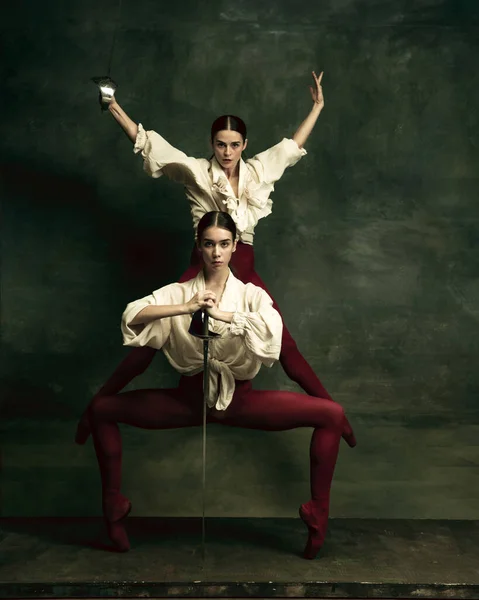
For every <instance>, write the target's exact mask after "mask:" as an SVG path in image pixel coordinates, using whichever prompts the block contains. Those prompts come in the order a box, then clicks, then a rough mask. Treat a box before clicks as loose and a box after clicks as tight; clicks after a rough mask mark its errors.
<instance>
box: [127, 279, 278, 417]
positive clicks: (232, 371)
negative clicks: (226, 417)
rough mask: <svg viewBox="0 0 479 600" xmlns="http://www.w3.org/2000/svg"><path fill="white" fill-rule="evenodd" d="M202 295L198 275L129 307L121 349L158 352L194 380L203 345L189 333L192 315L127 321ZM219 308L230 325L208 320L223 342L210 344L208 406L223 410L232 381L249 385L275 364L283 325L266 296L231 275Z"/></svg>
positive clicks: (197, 371) (167, 287) (230, 390)
mask: <svg viewBox="0 0 479 600" xmlns="http://www.w3.org/2000/svg"><path fill="white" fill-rule="evenodd" d="M204 289H205V280H204V276H203V273H202V272H200V273H199V274H198V275H197V276H196V277H195V278H194V279H190V280H189V281H186V282H185V283H172V284H170V285H167V286H165V287H162V288H160V289H158V290H156V291H154V292H153V293H152V294H150V295H149V296H146V297H145V298H141V299H140V300H136V301H134V302H130V304H128V305H127V307H126V309H125V311H124V313H123V317H122V333H123V341H124V345H126V346H151V347H153V348H156V349H158V350H159V349H162V350H163V352H164V353H165V355H166V357H167V359H168V361H169V362H170V364H171V365H172V366H173V367H174V368H175V369H176V370H177V371H179V372H180V373H183V374H186V375H195V374H196V373H199V372H200V371H202V370H203V342H202V340H201V339H198V338H196V337H194V336H192V335H191V334H190V333H188V329H189V327H190V324H191V315H178V316H175V317H166V318H164V319H157V320H155V321H152V322H150V323H148V324H147V325H131V321H132V320H133V319H134V318H135V316H136V315H137V314H138V313H139V312H140V311H141V310H143V309H144V308H145V307H147V306H151V305H158V306H162V305H172V304H184V303H186V302H188V301H189V300H190V299H191V298H192V297H193V296H194V295H195V294H196V292H198V291H200V290H204ZM219 308H220V310H223V311H226V312H232V313H234V315H233V319H232V322H231V323H224V322H222V321H217V320H215V319H210V320H209V324H210V329H211V330H212V331H214V332H215V333H219V334H220V336H221V337H219V338H215V339H214V340H212V341H211V342H210V360H209V366H210V397H209V398H208V405H209V406H210V407H213V406H216V408H217V409H218V410H225V409H226V408H227V407H228V405H229V404H230V402H231V400H232V398H233V393H234V389H235V379H238V380H249V379H253V378H254V377H255V376H256V375H257V373H258V371H259V370H260V368H261V365H262V364H263V365H265V366H267V367H271V366H272V365H273V364H274V362H275V361H277V360H278V358H279V354H280V351H281V335H282V330H283V324H282V321H281V317H280V315H279V313H278V312H277V311H276V309H274V308H273V301H272V300H271V298H270V297H269V296H268V294H267V293H266V292H265V291H264V290H263V289H261V288H259V287H257V286H255V285H253V284H252V283H247V284H245V283H243V282H242V281H240V280H239V279H237V278H236V277H234V275H233V274H232V273H231V271H230V272H229V276H228V280H227V282H226V286H225V290H224V293H223V296H222V298H221V301H220V304H219ZM219 375H221V382H220V385H218V376H219Z"/></svg>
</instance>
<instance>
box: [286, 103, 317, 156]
mask: <svg viewBox="0 0 479 600" xmlns="http://www.w3.org/2000/svg"><path fill="white" fill-rule="evenodd" d="M322 109H323V107H322V106H321V104H317V103H316V102H315V103H314V104H313V108H312V109H311V112H310V113H309V115H308V116H307V117H306V119H305V120H304V121H303V122H302V123H301V125H300V126H299V127H298V130H297V131H296V133H295V134H294V135H293V140H294V141H295V142H296V143H297V144H298V147H299V148H302V147H303V146H304V144H305V143H306V140H307V139H308V137H309V134H310V133H311V132H312V131H313V128H314V126H315V124H316V121H317V120H318V117H319V115H320V113H321V111H322Z"/></svg>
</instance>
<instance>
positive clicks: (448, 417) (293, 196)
mask: <svg viewBox="0 0 479 600" xmlns="http://www.w3.org/2000/svg"><path fill="white" fill-rule="evenodd" d="M1 10H2V15H1V18H0V22H1V25H0V28H1V31H0V33H1V44H2V47H3V49H2V91H1V95H0V102H1V105H0V108H1V110H0V118H1V121H2V122H1V174H2V188H1V193H2V213H3V225H2V256H1V260H2V272H1V285H2V298H1V301H2V313H1V316H2V370H3V377H2V379H3V381H2V416H3V431H2V452H3V473H2V475H3V477H2V497H3V500H2V502H3V506H2V513H3V514H4V515H12V514H17V515H35V514H48V515H55V514H56V515H61V514H93V513H97V512H98V494H99V487H98V476H97V472H96V464H95V461H94V455H93V451H92V449H91V445H89V446H88V447H85V448H78V447H76V446H74V445H73V444H72V443H71V442H72V439H71V438H72V435H73V431H74V425H75V423H74V421H75V419H76V417H77V415H78V414H79V413H80V412H81V410H82V409H83V407H84V406H85V404H86V402H87V401H88V400H89V397H90V396H91V395H92V394H93V393H94V392H95V391H96V389H97V388H98V387H99V385H100V384H101V383H102V382H103V380H104V379H105V378H106V376H107V375H108V374H109V373H110V372H111V370H112V369H113V367H114V366H115V365H116V363H117V362H118V361H119V360H120V359H121V358H122V357H123V356H125V350H124V349H123V348H122V345H121V344H122V342H121V337H120V331H119V321H120V316H121V312H122V310H123V308H124V306H125V304H126V303H127V302H129V301H130V300H132V299H135V298H137V297H139V296H141V295H144V294H146V293H148V292H149V291H151V290H152V289H154V288H157V287H159V286H161V285H163V284H165V283H167V282H169V281H172V280H175V279H176V278H177V277H178V276H179V275H180V274H181V273H182V272H183V271H184V269H185V268H186V266H187V264H188V260H189V253H190V247H191V242H192V229H191V221H190V217H189V209H188V206H187V203H186V201H185V199H184V195H183V192H182V190H181V188H179V187H177V186H175V185H174V184H172V183H170V182H168V181H167V180H160V181H154V180H152V179H149V178H148V177H146V175H144V174H143V173H142V165H141V159H139V158H138V157H135V156H134V155H133V153H132V148H131V144H130V143H129V142H128V141H127V139H126V138H125V137H124V135H123V134H122V132H121V131H120V129H119V128H118V127H117V126H116V125H115V123H114V122H113V119H112V118H111V117H110V115H108V114H100V109H99V107H98V104H97V102H96V90H95V87H94V85H93V84H92V83H91V82H90V81H89V78H90V77H91V76H93V75H100V74H103V73H104V72H105V71H106V67H107V64H108V58H109V51H110V44H111V40H112V37H113V31H114V26H115V19H116V14H117V13H116V6H115V2H114V1H112V2H109V3H104V2H101V3H100V2H93V1H92V0H87V1H84V0H83V1H82V2H80V1H79V0H72V1H70V2H68V3H67V2H61V1H60V0H56V1H52V0H50V1H43V2H35V1H34V0H25V1H24V2H17V3H12V4H10V5H9V6H8V7H3V8H2V9H1ZM478 45H479V6H478V5H477V3H476V2H475V1H473V0H471V1H469V2H467V1H465V0H427V1H426V0H420V1H419V0H418V1H415V2H412V1H411V2H406V3H398V2H395V1H392V0H391V1H386V0H382V1H381V2H379V1H373V0H371V1H365V0H363V1H360V0H328V1H326V2H322V3H319V2H303V3H297V2H296V3H290V2H287V1H286V0H280V1H276V2H270V1H268V2H262V3H259V2H257V1H253V0H247V1H246V0H244V1H241V0H236V1H235V2H230V1H227V0H224V1H222V2H220V1H213V2H202V3H200V2H196V1H193V0H187V1H185V2H181V3H180V2H178V3H173V2H158V1H157V0H138V1H137V2H132V1H131V0H123V7H122V15H121V25H120V28H119V30H118V34H117V39H116V48H115V53H114V57H113V64H112V76H113V77H114V79H116V80H117V81H118V83H119V85H120V87H119V89H118V99H119V101H120V102H121V103H122V105H123V106H124V108H125V110H126V111H127V112H128V113H129V114H130V115H131V116H132V118H134V119H135V120H139V121H141V122H142V123H143V124H144V125H145V127H147V128H153V129H156V130H158V131H160V132H161V133H162V134H163V135H164V136H165V137H166V138H167V139H168V140H169V141H170V142H171V143H173V144H174V145H176V146H178V147H180V148H181V149H183V150H185V151H187V152H188V153H190V154H192V155H196V156H207V155H208V151H209V147H208V129H209V125H210V123H211V121H212V120H213V119H214V118H215V117H216V116H217V115H218V114H223V113H236V114H240V115H241V116H242V117H243V118H244V119H245V120H246V122H247V123H248V126H249V131H250V134H249V139H250V142H249V147H248V151H249V152H248V154H249V155H250V156H251V155H253V154H254V153H256V152H257V151H261V150H263V149H265V148H267V147H268V146H270V145H272V144H274V143H276V142H277V141H279V140H280V139H281V138H282V137H283V136H291V135H292V133H293V132H294V131H295V129H296V127H297V126H298V124H299V123H300V122H301V120H302V119H303V118H304V116H305V115H306V114H307V112H308V110H309V107H310V98H309V91H308V84H309V73H310V71H311V70H312V69H315V70H317V71H319V70H324V72H325V75H324V79H323V88H324V94H325V100H326V107H325V110H324V112H323V113H322V115H321V117H320V120H319V122H318V125H317V128H316V129H315V131H314V132H313V134H312V136H311V138H310V140H309V141H308V143H307V146H306V148H307V150H308V156H307V157H305V158H304V159H303V160H301V161H300V163H298V164H297V165H296V166H295V167H294V168H293V169H291V170H289V171H288V172H287V173H286V174H285V176H284V178H283V180H282V181H281V182H279V183H278V184H277V186H276V190H275V192H274V195H273V200H274V210H273V214H272V215H271V216H270V217H268V218H267V219H266V220H264V221H263V222H260V224H259V226H258V228H257V242H256V257H257V258H256V261H257V270H258V272H259V274H260V275H261V276H262V278H263V279H264V280H265V282H266V283H267V285H269V286H270V290H271V292H272V293H273V294H274V295H275V297H276V298H277V300H278V302H279V304H280V306H281V307H282V310H283V313H284V317H285V320H286V322H287V324H288V326H289V328H290V329H291V331H292V333H293V335H294V337H295V339H296V340H297V342H298V345H299V346H300V348H301V350H302V351H303V353H304V355H305V356H306V357H307V358H308V360H309V361H310V362H311V364H312V365H313V367H314V368H315V370H316V371H317V372H318V374H319V375H320V376H321V378H322V380H323V381H324V383H325V384H326V386H327V387H328V389H329V390H330V391H331V393H332V394H333V395H334V397H335V398H336V399H337V400H338V401H340V402H341V403H342V404H343V405H344V407H345V408H346V409H347V411H348V414H349V415H350V417H351V421H352V422H353V424H354V425H355V426H356V429H357V433H358V437H359V441H360V444H359V446H358V448H357V449H355V450H354V451H350V450H347V449H346V447H344V449H343V450H342V452H341V456H340V460H339V463H338V470H337V475H336V481H335V486H334V496H333V509H332V514H333V515H334V514H335V515H338V516H339V515H341V516H386V517H388V516H389V517H420V518H427V517H437V516H440V517H450V518H459V517H465V518H479V509H478V507H477V502H476V501H475V498H477V493H479V474H478V467H477V465H478V464H479V446H478V442H477V439H478V436H477V434H478V433H479V424H478V423H479V408H478V400H477V398H478V391H479V374H478V370H477V359H478V357H479V347H478V339H479V338H478V332H479V326H478V319H479V301H478V300H479V279H478V272H479V269H478V266H479V265H478V263H479V252H478V249H477V248H478V247H477V241H478V223H479V210H478V204H477V199H478V177H477V167H478V158H479V150H478V148H479V128H478V110H477V105H478V97H479V95H478V92H479V74H478V70H477V65H478V64H479V62H478V61H479V48H478ZM175 381H176V374H175V373H174V372H172V370H171V368H169V366H167V365H166V361H165V360H164V358H163V357H162V356H160V355H159V356H158V357H157V359H156V360H155V363H154V366H153V367H152V368H151V369H150V371H149V372H148V373H147V374H145V375H144V376H142V377H141V378H140V379H139V380H138V382H137V385H138V386H147V385H148V386H165V385H171V384H173V383H174V382H175ZM257 385H258V387H265V388H266V387H268V388H273V389H274V388H283V389H296V388H295V386H294V385H293V384H292V383H291V382H289V381H288V379H287V378H286V376H285V375H284V373H283V372H282V370H281V368H280V367H279V366H276V367H274V368H273V369H272V370H271V371H270V372H262V373H261V374H260V376H259V377H258V380H257ZM309 436H310V432H309V431H296V432H288V433H281V434H266V433H258V432H245V431H236V430H223V429H221V428H218V427H212V428H211V430H210V441H209V482H210V499H209V507H210V511H211V514H251V515H257V516H260V515H271V516H275V515H290V514H295V511H296V505H297V503H298V502H299V501H304V499H305V497H306V498H307V494H308V481H307V479H308V464H307V448H308V441H309ZM199 444H200V432H199V431H193V430H192V431H185V432H181V431H180V432H167V433H163V432H161V433H152V432H141V431H129V430H128V431H127V433H126V447H125V491H126V492H127V493H129V494H131V496H132V500H133V502H134V504H135V507H136V514H192V513H197V512H198V511H199V504H198V499H199V496H198V490H199V473H200V471H199V462H198V458H197V457H198V455H199V454H198V453H199V448H200V446H199ZM239 481H241V485H238V482H239ZM238 488H239V489H240V490H241V491H238ZM32 489H34V490H36V492H35V494H32ZM40 490H41V491H40ZM78 492H80V493H78ZM438 498H440V500H438Z"/></svg>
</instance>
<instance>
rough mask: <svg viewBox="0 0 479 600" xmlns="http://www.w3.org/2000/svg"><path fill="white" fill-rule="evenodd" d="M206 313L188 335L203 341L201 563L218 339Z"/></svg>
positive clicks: (199, 313) (198, 313)
mask: <svg viewBox="0 0 479 600" xmlns="http://www.w3.org/2000/svg"><path fill="white" fill-rule="evenodd" d="M208 320H209V318H208V313H207V312H206V311H205V310H198V311H196V312H195V313H193V317H192V319H191V324H190V328H189V329H188V333H190V334H191V335H193V336H195V337H197V338H200V339H202V340H203V442H202V443H203V465H202V505H203V507H202V516H201V554H202V558H203V561H204V560H205V556H206V519H205V512H206V510H205V508H206V416H207V412H208V398H209V393H210V376H209V363H208V353H209V344H210V340H213V339H215V338H218V337H220V334H219V333H214V332H213V331H210V330H209V328H208Z"/></svg>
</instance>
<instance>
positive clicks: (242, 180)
mask: <svg viewBox="0 0 479 600" xmlns="http://www.w3.org/2000/svg"><path fill="white" fill-rule="evenodd" d="M312 75H313V85H312V86H310V91H311V96H312V99H313V107H312V109H311V111H310V113H309V115H308V116H307V117H306V119H305V120H304V121H303V123H302V124H301V125H300V126H299V128H298V130H297V131H296V133H295V134H294V135H293V137H292V139H287V138H284V139H283V140H282V141H281V142H279V143H278V144H276V145H275V146H273V147H271V148H269V149H268V150H265V151H264V152H261V153H260V154H257V155H256V156H254V157H253V158H251V159H248V160H246V161H244V160H242V158H241V155H242V152H243V151H244V150H245V149H246V147H247V144H248V140H247V136H246V125H245V123H244V122H243V121H242V120H241V119H240V118H238V117H235V116H233V115H224V116H221V117H219V118H218V119H216V120H215V121H214V123H213V125H212V127H211V145H212V148H213V152H214V155H213V156H212V158H211V159H210V160H207V159H201V158H200V159H197V158H193V157H191V156H187V155H186V154H185V153H184V152H181V151H180V150H178V149H177V148H174V147H173V146H171V145H170V144H169V143H168V142H167V141H166V140H165V139H164V138H163V137H162V136H161V135H159V134H158V133H156V132H155V131H145V130H144V128H143V127H142V125H141V123H140V124H137V123H135V122H134V121H132V120H131V119H130V118H129V117H128V115H127V114H126V113H125V112H124V110H123V109H122V108H121V107H120V105H119V104H118V102H117V101H116V98H115V97H114V96H113V97H112V98H111V99H109V100H108V102H109V106H108V109H109V111H110V113H111V114H112V115H113V117H114V118H115V119H116V121H117V122H118V123H119V124H120V125H121V127H122V128H123V130H124V131H125V133H126V135H127V136H128V138H129V139H130V140H131V142H132V143H133V144H134V152H135V153H141V155H142V157H143V160H144V170H145V171H146V173H147V174H148V175H150V176H151V177H153V178H158V177H161V176H162V175H166V176H167V177H168V178H170V179H171V180H173V181H176V182H178V183H181V184H182V185H183V186H184V188H185V192H186V197H187V199H188V201H189V203H190V207H191V214H192V217H193V224H194V228H195V229H196V227H197V225H198V222H199V220H200V219H201V217H202V216H203V215H204V214H205V213H206V212H208V211H212V210H219V211H225V212H227V213H229V214H230V215H231V217H232V218H233V220H234V222H235V224H236V227H237V230H238V237H239V239H238V242H237V246H236V252H235V253H234V255H233V258H232V261H231V269H232V271H233V273H234V274H235V276H236V277H237V278H238V279H240V280H241V281H242V282H244V283H253V284H255V285H256V286H259V287H261V288H263V289H264V290H265V291H266V292H268V290H267V287H266V285H265V284H264V283H263V281H262V280H261V279H260V277H259V276H258V275H257V273H256V271H255V267H254V251H253V238H254V230H255V226H256V225H257V223H258V221H259V220H260V219H262V218H264V217H266V216H267V215H269V214H270V213H271V210H272V201H271V199H270V194H271V192H272V191H273V189H274V184H275V182H276V181H278V180H279V179H280V178H281V176H282V175H283V173H284V171H285V169H286V168H287V167H290V166H292V165H294V164H296V163H297V162H298V161H299V159H300V158H301V157H302V156H304V155H305V154H306V150H305V149H304V147H303V146H304V144H305V142H306V140H307V139H308V137H309V135H310V133H311V131H312V129H313V127H314V125H315V123H316V120H317V118H318V116H319V114H320V113H321V110H322V108H323V106H324V100H323V93H322V88H321V79H322V76H323V74H322V73H321V74H320V75H319V77H318V76H316V74H315V73H314V72H313V74H312ZM201 268H202V262H201V256H200V255H199V254H198V252H197V251H196V248H194V249H193V252H192V255H191V264H190V266H189V268H188V269H187V271H186V272H185V273H184V274H183V275H182V277H181V278H180V279H179V281H180V282H184V281H188V280H189V279H191V278H193V277H195V276H196V275H197V274H198V272H199V271H200V270H201ZM268 294H269V292H268ZM273 306H274V307H275V309H276V310H277V311H278V312H280V310H279V307H278V305H277V303H276V301H274V299H273ZM280 314H281V313H280ZM154 354H155V350H154V348H151V347H143V348H135V349H134V350H132V351H131V352H130V353H129V354H128V356H127V357H126V358H125V359H124V360H123V361H122V362H121V363H120V364H119V365H118V367H117V368H116V369H115V371H114V372H113V374H112V375H111V376H110V378H109V379H108V380H107V381H106V383H105V384H104V385H103V386H102V387H101V389H100V390H99V392H98V394H100V395H105V394H108V395H109V394H115V393H117V392H119V391H121V390H122V389H123V388H124V387H125V386H126V385H127V384H128V383H129V382H130V381H131V380H132V379H133V378H134V377H136V376H138V375H140V374H141V373H143V372H144V371H145V369H146V368H147V367H148V365H149V364H150V363H151V361H152V359H153V356H154ZM280 362H281V365H282V367H283V369H284V371H285V372H286V374H287V375H288V377H289V378H290V379H291V380H293V381H294V382H296V383H297V384H298V385H299V386H300V387H301V388H302V389H303V390H304V391H305V392H306V393H307V394H308V395H310V396H315V397H318V398H326V399H329V400H332V398H331V396H330V395H329V393H328V392H327V390H326V389H325V387H324V386H323V384H322V383H321V381H320V379H319V378H318V376H317V375H316V374H315V372H314V371H313V369H312V368H311V366H310V365H309V364H308V362H307V361H306V360H305V358H304V357H303V356H302V354H301V353H300V351H299V349H298V347H297V345H296V342H295V341H294V339H293V337H292V336H291V334H290V332H289V331H288V329H287V328H286V327H285V326H284V323H283V335H282V345H281V355H280ZM88 435H89V429H88V424H87V420H86V418H85V416H83V417H82V419H81V420H80V424H79V427H78V430H77V434H76V438H75V439H76V441H77V443H79V444H83V443H85V441H86V439H87V437H88ZM342 437H343V438H344V439H345V441H346V442H347V443H348V444H349V446H351V447H353V446H355V445H356V439H355V436H354V433H353V430H352V428H351V426H350V424H349V422H348V420H347V419H346V420H345V424H344V430H343V432H342Z"/></svg>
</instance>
